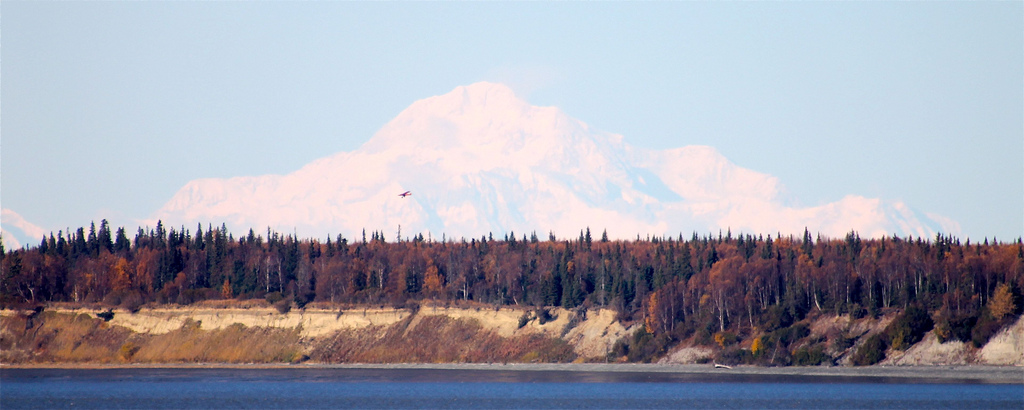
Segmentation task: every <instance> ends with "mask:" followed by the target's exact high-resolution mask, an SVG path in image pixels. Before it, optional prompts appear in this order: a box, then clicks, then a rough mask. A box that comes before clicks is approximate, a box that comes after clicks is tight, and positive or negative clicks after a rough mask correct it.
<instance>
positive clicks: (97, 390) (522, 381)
mask: <svg viewBox="0 0 1024 410" xmlns="http://www.w3.org/2000/svg"><path fill="white" fill-rule="evenodd" d="M0 408H3V409H4V410H9V409H23V408H46V409H50V408H86V409H89V408H103V409H108V408H144V409H209V408H369V409H395V408H409V409H443V408H493V409H519V408H529V409H534V408H536V409H551V408H565V409H595V408H599V409H627V408H628V409H635V408H661V409H666V408H671V409H676V408H743V409H751V408H758V409H761V408H764V409H771V408H777V409H820V408H831V409H842V408H856V409H868V408H906V409H944V408H945V409H990V408H992V409H998V408H1005V409H1022V408H1024V385H1003V384H975V383H966V382H965V383H949V382H946V383H936V382H932V381H929V380H907V379H886V378H872V377H857V378H853V377H828V378H823V377H822V378H814V377H800V376H763V375H723V374H710V375H701V374H675V373H631V372H568V371H500V370H499V371H492V370H486V371H483V370H438V369H351V368H348V369H309V368H304V369H287V368H285V369H193V368H183V369H100V370H84V369H72V370H64V369H61V370H58V369H3V370H2V371H0Z"/></svg>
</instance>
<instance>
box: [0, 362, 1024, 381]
mask: <svg viewBox="0 0 1024 410" xmlns="http://www.w3.org/2000/svg"><path fill="white" fill-rule="evenodd" d="M16 369H17V370H22V369H26V370H31V369H37V370H47V369H50V370H107V369H154V370H159V369H228V370H230V369H240V370H241V369H267V370H270V369H295V370H301V369H310V370H332V369H338V370H360V369H362V370H374V371H378V370H433V371H481V372H510V371H511V372H541V373H543V372H552V373H570V374H571V373H579V374H584V373H607V374H627V373H632V374H642V373H646V374H650V375H656V376H672V375H679V376H700V375H707V376H713V377H718V376H779V377H782V378H784V379H807V378H818V377H822V378H826V379H833V380H839V379H845V378H853V379H865V378H870V379H903V380H907V381H915V380H916V381H926V382H969V383H994V384H1021V385H1024V367H1021V366H992V365H966V366H864V367H843V366H789V367H758V366H734V367H732V368H731V369H724V368H715V367H714V366H713V365H707V364H704V365H699V364H687V365H668V364H648V363H508V364H501V363H387V364H385V363H342V364H337V363H308V362H307V363H300V364H288V363H254V364H236V363H137V364H107V363H18V364H7V363H3V364H0V370H16ZM782 381H785V380H782ZM826 381H827V380H826Z"/></svg>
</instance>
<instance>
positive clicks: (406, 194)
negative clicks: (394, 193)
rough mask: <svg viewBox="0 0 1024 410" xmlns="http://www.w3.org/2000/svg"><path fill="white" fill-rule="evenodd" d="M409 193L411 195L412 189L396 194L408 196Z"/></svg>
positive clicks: (403, 196)
mask: <svg viewBox="0 0 1024 410" xmlns="http://www.w3.org/2000/svg"><path fill="white" fill-rule="evenodd" d="M410 195H412V191H405V192H402V193H400V194H398V196H400V197H402V198H405V197H407V196H410Z"/></svg>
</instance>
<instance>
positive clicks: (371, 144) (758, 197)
mask: <svg viewBox="0 0 1024 410" xmlns="http://www.w3.org/2000/svg"><path fill="white" fill-rule="evenodd" d="M404 191H413V192H414V196H412V197H409V198H399V197H398V196H397V195H398V194H399V193H401V192H404ZM780 192H782V187H781V184H780V183H779V181H778V180H777V179H776V178H774V177H772V176H770V175H765V174H761V173H758V172H756V171H752V170H749V169H744V168H742V167H739V166H736V165H735V164H733V163H731V162H729V161H728V160H727V159H726V158H725V157H723V156H722V155H721V154H719V153H718V152H717V150H715V149H713V148H711V147H695V146H689V147H681V148H677V149H670V150H663V151H654V150H647V149H639V148H637V149H634V148H633V147H631V146H630V145H629V144H628V143H626V142H625V141H623V140H622V138H621V137H619V136H615V135H612V134H608V133H605V132H601V131H598V130H594V129H591V128H590V127H589V126H587V125H586V124H585V123H583V122H582V121H580V120H577V119H574V118H571V117H570V116H568V115H566V114H565V113H563V112H562V111H560V110H559V109H558V108H555V107H537V106H533V105H530V104H529V103H527V102H526V101H524V100H522V99H520V98H519V97H517V96H516V94H515V92H513V91H512V89H511V88H509V87H508V86H506V85H503V84H498V83H490V82H479V83H474V84H471V85H467V86H460V87H456V88H454V89H453V90H451V91H449V92H448V93H446V94H443V95H437V96H433V97H429V98H424V99H422V100H419V101H416V102H415V103H413V104H412V105H410V106H409V107H408V108H406V109H405V110H403V111H402V112H401V113H400V114H399V115H398V116H397V117H395V118H394V119H393V120H391V121H390V122H388V123H387V124H386V125H385V126H384V127H383V128H381V129H380V130H379V131H378V132H377V133H376V134H375V135H374V136H373V137H372V138H371V139H370V140H369V141H368V142H367V143H366V144H364V145H363V146H362V147H360V148H359V149H357V150H355V151H353V152H346V153H337V154H335V155H333V156H331V157H329V158H325V159H322V160H318V161H316V162H313V163H311V164H309V165H307V166H306V167H303V168H302V169H300V170H298V171H296V172H294V173H292V174H289V175H283V176H265V177H255V178H254V177H244V178H232V179H225V180H203V181H198V182H195V183H190V184H188V185H186V186H185V187H183V188H182V189H181V190H180V191H179V192H178V194H177V195H175V197H174V198H172V200H171V201H169V202H168V203H167V204H166V205H165V206H164V207H163V208H162V209H161V210H159V211H158V212H157V213H156V215H155V217H154V218H153V223H154V224H155V221H156V220H157V219H162V220H164V221H165V222H166V223H168V224H170V225H172V226H173V225H176V224H178V223H182V224H184V225H194V224H195V223H196V222H205V221H226V222H227V223H228V224H229V225H232V226H240V227H242V228H243V229H248V228H251V227H260V226H270V227H274V228H276V229H284V230H294V231H297V232H304V233H314V234H316V235H318V236H319V235H323V234H326V233H344V234H345V235H354V234H355V233H357V232H360V231H361V230H363V229H364V228H365V229H372V230H377V229H384V230H391V229H394V228H395V227H398V226H399V225H400V226H401V227H402V230H403V231H406V232H411V233H424V232H432V233H433V234H434V236H441V235H442V234H447V235H449V236H451V237H458V236H463V237H475V236H478V235H481V234H484V233H486V232H492V233H507V232H512V231H514V232H530V231H535V232H545V231H554V232H558V233H562V234H565V233H570V234H571V233H572V232H578V231H579V230H580V229H582V228H584V227H587V226H590V227H591V228H601V229H604V228H607V229H608V233H609V235H611V236H613V237H619V238H629V237H632V236H633V235H635V234H638V233H641V234H646V233H649V234H652V235H663V234H669V235H673V234H675V233H678V232H693V231H697V232H713V231H716V230H719V229H723V230H724V229H732V230H733V232H738V231H745V232H781V233H799V232H802V231H803V229H804V228H805V227H807V228H809V229H812V230H814V231H816V232H820V233H823V234H825V235H831V236H841V235H844V234H845V233H847V232H849V231H850V230H851V229H852V230H856V231H859V232H861V233H865V234H867V235H870V236H880V235H885V234H887V233H890V232H893V233H897V232H898V233H901V234H906V233H912V234H915V235H918V236H927V235H929V234H930V233H931V232H934V230H933V229H931V228H929V227H928V226H927V225H925V224H922V223H921V222H922V221H923V220H925V219H924V218H923V217H920V218H919V217H918V216H917V215H916V214H914V213H913V212H909V211H906V212H904V211H903V210H902V209H903V208H899V207H894V206H892V205H890V204H889V203H887V202H883V201H880V200H877V199H870V198H861V197H848V198H845V199H843V200H841V201H837V202H833V203H829V204H824V205H821V206H817V207H810V208H799V207H792V206H789V205H787V204H785V203H783V202H782V201H781V200H780V199H779V193H780Z"/></svg>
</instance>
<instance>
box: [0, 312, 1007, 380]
mask: <svg viewBox="0 0 1024 410" xmlns="http://www.w3.org/2000/svg"><path fill="white" fill-rule="evenodd" d="M102 312H105V310H100V309H86V308H72V307H60V306H57V307H51V308H48V309H46V310H45V311H43V312H41V313H32V312H18V311H13V310H4V311H0V324H2V326H0V363H7V364H10V363H26V362H51V363H60V362H103V363H125V362H143V363H173V362H227V363H250V362H254V363H268V362H292V361H304V360H312V361H321V362H431V363H448V362H548V361H550V362H559V361H561V362H565V361H589V362H598V361H600V362H604V361H606V360H607V359H608V357H609V353H610V352H612V351H613V349H614V346H615V344H616V342H619V341H620V340H629V339H630V336H632V335H633V334H634V332H635V331H636V330H637V329H638V328H640V326H642V325H640V324H636V323H633V324H629V323H622V322H620V321H618V320H617V314H616V312H615V311H613V310H609V309H592V310H582V309H581V310H566V309H561V308H549V309H547V310H546V311H540V310H533V309H529V310H528V309H517V308H509V307H502V308H495V307H493V306H477V307H465V306H463V307H454V306H431V305H424V306H417V307H415V308H412V309H398V308H389V307H379V306H377V307H352V308H345V309H339V308H327V307H325V306H310V307H309V308H307V309H302V310H300V309H294V310H291V311H288V312H286V313H281V312H279V311H278V310H276V309H274V308H272V307H270V306H269V305H268V304H264V303H253V304H252V305H244V306H239V305H238V304H234V305H216V304H212V303H205V304H204V303H200V304H197V305H193V306H183V307H169V306H160V307H153V308H143V309H141V310H139V311H137V312H134V313H131V312H128V311H123V310H114V311H113V313H114V315H113V317H112V318H111V319H110V320H109V321H104V320H102V319H100V318H99V316H97V315H100V314H101V313H102ZM545 312H546V313H545ZM891 319H892V318H891V317H884V316H883V317H880V318H878V319H870V318H864V319H859V320H851V319H850V318H849V317H847V316H828V315H822V316H818V317H816V318H814V319H808V321H807V324H808V328H809V332H810V335H809V336H808V338H809V339H815V338H819V339H820V338H825V337H828V336H829V335H832V334H835V333H836V332H837V331H839V330H840V329H841V330H842V331H843V332H845V333H846V334H849V335H853V336H857V337H859V339H858V341H856V342H853V343H852V344H851V345H850V346H848V347H846V348H845V350H842V351H836V352H833V355H834V356H835V357H836V358H837V360H836V364H839V365H849V364H850V362H849V356H850V352H852V351H853V350H854V349H855V348H856V347H857V346H858V343H860V341H862V340H864V339H865V338H866V336H869V335H871V334H874V333H877V332H880V331H881V330H882V329H883V328H884V327H885V326H886V325H887V324H888V323H889V322H890V321H891ZM747 344H748V345H749V341H748V342H747ZM745 348H747V349H749V348H750V346H745ZM720 351H721V349H720V348H719V347H718V346H715V345H712V346H710V347H709V346H707V345H699V344H697V343H696V342H695V341H694V338H688V339H686V340H682V341H680V342H679V343H678V344H676V345H675V346H673V347H671V348H670V349H669V350H668V351H667V352H665V353H664V354H663V355H662V356H661V359H660V363H664V364H691V363H704V362H708V361H710V360H712V358H713V357H714V356H715V355H716V353H719V352H720ZM881 364H882V365H964V364H992V365H1017V366H1021V365H1024V319H1018V320H1017V321H1016V322H1014V323H1013V324H1012V325H1010V326H1008V327H1006V328H1004V329H1002V330H1001V331H1000V332H999V333H997V334H996V335H995V336H993V337H992V339H991V340H990V341H989V342H988V344H986V345H985V346H983V347H982V348H974V347H972V346H970V345H969V343H967V344H965V343H963V342H958V341H950V342H946V343H939V342H938V340H937V339H936V337H935V335H934V334H932V332H928V334H927V335H925V337H924V339H923V340H921V341H920V342H919V343H917V344H915V345H913V346H911V347H910V348H909V349H907V350H905V351H890V353H889V355H888V357H887V358H886V359H885V360H884V361H883V362H882V363H881Z"/></svg>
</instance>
